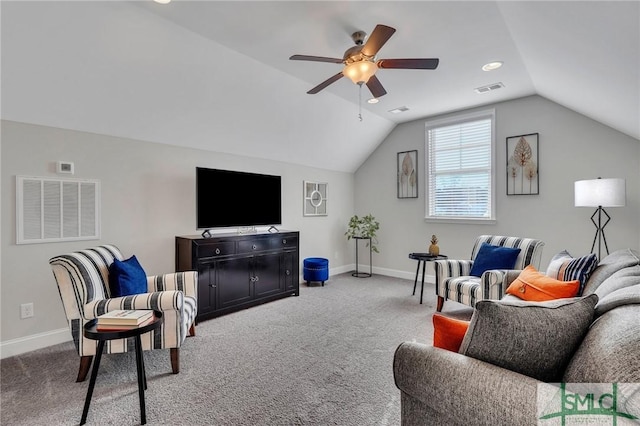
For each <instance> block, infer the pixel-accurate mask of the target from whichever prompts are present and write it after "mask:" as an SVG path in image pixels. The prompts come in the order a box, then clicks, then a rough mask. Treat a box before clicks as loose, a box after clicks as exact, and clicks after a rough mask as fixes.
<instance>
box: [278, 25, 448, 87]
mask: <svg viewBox="0 0 640 426" xmlns="http://www.w3.org/2000/svg"><path fill="white" fill-rule="evenodd" d="M395 32H396V30H395V28H391V27H388V26H386V25H381V24H378V25H376V27H375V28H374V30H373V32H372V33H371V35H370V36H369V38H367V42H366V43H364V39H365V37H366V35H367V34H366V33H365V32H364V31H356V32H355V33H353V34H352V35H351V38H352V39H353V41H354V43H355V44H356V45H355V46H352V47H350V48H349V49H347V50H346V52H344V56H343V57H342V59H338V58H327V57H323V56H308V55H293V56H291V57H290V58H289V59H291V60H293V61H314V62H330V63H334V64H344V68H343V69H342V71H340V72H339V73H338V74H336V75H334V76H333V77H330V78H328V79H327V80H325V81H323V82H322V83H320V84H318V85H317V86H316V87H314V88H313V89H311V90H309V91H308V92H307V93H308V94H310V95H315V94H316V93H318V92H319V91H321V90H322V89H324V88H325V87H327V86H329V85H330V84H332V83H335V82H336V81H338V80H340V79H341V78H342V77H344V76H346V77H349V78H350V79H351V81H353V82H354V83H355V84H358V85H360V86H362V84H363V83H364V84H366V85H367V87H368V88H369V90H370V91H371V94H372V95H373V97H374V98H379V97H381V96H384V95H386V94H387V91H386V90H385V89H384V87H383V86H382V84H381V83H380V80H378V78H377V77H376V76H375V73H376V71H377V70H378V69H379V68H396V69H421V70H433V69H436V68H437V67H438V63H439V62H440V60H439V59H438V58H416V59H378V60H376V54H377V53H378V50H380V48H381V47H382V46H384V44H385V43H386V42H387V41H388V40H389V39H390V38H391V36H392V35H393V33H395Z"/></svg>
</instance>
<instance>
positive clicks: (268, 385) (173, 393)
mask: <svg viewBox="0 0 640 426" xmlns="http://www.w3.org/2000/svg"><path fill="white" fill-rule="evenodd" d="M300 287H301V288H300V296H299V297H290V298H287V299H283V300H279V301H275V302H271V303H268V304H265V305H261V306H257V307H253V308H250V309H246V310H243V311H240V312H237V313H233V314H230V315H226V316H223V317H220V318H215V319H211V320H207V321H203V322H201V323H200V324H199V325H198V327H197V330H196V333H197V335H196V337H190V338H187V340H186V342H185V343H184V345H183V346H182V348H181V349H180V357H181V360H180V368H181V370H180V373H179V374H177V375H173V374H171V373H170V372H171V367H170V362H169V351H168V350H156V351H151V352H145V363H146V367H147V378H148V390H147V392H146V407H147V423H148V424H150V425H166V424H173V425H182V424H191V425H358V426H361V425H398V424H399V423H400V392H399V391H398V389H397V388H396V387H395V384H394V381H393V371H392V361H393V354H394V351H395V349H396V347H397V346H398V345H399V344H400V343H401V342H403V341H406V340H408V341H412V340H415V341H418V342H424V343H431V341H432V333H433V331H432V330H433V329H432V325H431V315H432V314H433V312H434V309H435V308H434V306H435V295H434V288H433V286H432V285H427V284H425V300H424V303H423V304H422V305H420V304H419V295H416V296H412V295H411V292H412V289H413V281H409V280H400V279H394V278H389V277H383V276H378V275H374V276H373V277H371V278H353V277H351V276H350V274H341V275H337V276H335V277H330V281H329V282H327V283H326V285H325V286H324V287H321V286H319V285H318V286H311V287H307V286H306V285H305V284H301V286H300ZM419 291H420V289H419V288H418V291H417V293H419ZM449 303H451V304H452V305H454V306H452V308H454V309H455V305H456V304H453V302H449ZM446 310H447V307H445V311H446ZM78 364H79V357H78V355H77V353H76V352H75V349H74V347H73V344H72V343H71V342H69V343H64V344H60V345H56V346H52V347H49V348H45V349H41V350H38V351H34V352H31V353H28V354H24V355H20V356H17V357H13V358H8V359H5V360H2V364H1V367H2V376H1V380H2V387H1V390H2V395H1V403H2V405H1V414H0V423H2V424H3V425H5V424H6V425H51V424H56V425H58V424H59V425H74V424H79V422H80V417H81V414H82V406H83V403H84V398H85V394H86V391H87V387H88V382H89V380H88V379H87V380H86V381H85V382H83V383H75V377H76V375H77V368H78ZM135 372H136V369H135V359H134V356H133V354H132V353H130V354H117V355H106V356H104V357H103V359H102V362H101V365H100V371H99V374H98V379H97V382H96V388H95V391H94V395H93V399H92V402H91V408H90V410H89V415H88V419H87V424H94V425H98V424H99V425H127V424H132V425H133V424H139V423H140V411H139V405H138V394H137V382H136V373H135Z"/></svg>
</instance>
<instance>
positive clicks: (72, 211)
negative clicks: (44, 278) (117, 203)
mask: <svg viewBox="0 0 640 426" xmlns="http://www.w3.org/2000/svg"><path fill="white" fill-rule="evenodd" d="M97 239H100V182H99V181H97V180H84V179H58V178H42V177H30V176H16V243H17V244H31V243H48V242H56V241H76V240H97Z"/></svg>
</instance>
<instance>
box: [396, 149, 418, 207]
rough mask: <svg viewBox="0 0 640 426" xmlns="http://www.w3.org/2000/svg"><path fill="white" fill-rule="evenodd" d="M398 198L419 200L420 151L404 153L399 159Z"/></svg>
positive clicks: (399, 154)
mask: <svg viewBox="0 0 640 426" xmlns="http://www.w3.org/2000/svg"><path fill="white" fill-rule="evenodd" d="M396 162H397V173H398V175H397V176H398V183H397V187H398V198H418V151H417V150H414V151H403V152H399V153H398V157H397V160H396Z"/></svg>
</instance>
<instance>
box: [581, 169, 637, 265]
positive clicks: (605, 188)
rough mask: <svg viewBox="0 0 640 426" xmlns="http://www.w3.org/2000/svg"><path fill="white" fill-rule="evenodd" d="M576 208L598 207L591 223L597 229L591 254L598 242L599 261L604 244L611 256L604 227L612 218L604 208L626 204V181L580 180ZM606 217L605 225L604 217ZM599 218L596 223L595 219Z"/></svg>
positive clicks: (615, 179) (616, 179)
mask: <svg viewBox="0 0 640 426" xmlns="http://www.w3.org/2000/svg"><path fill="white" fill-rule="evenodd" d="M574 191H575V206H576V207H597V209H596V211H595V212H594V213H593V214H592V215H591V222H592V223H593V224H594V225H595V227H596V235H595V236H594V237H593V244H592V245H591V253H593V249H594V248H595V246H596V240H597V241H598V259H599V260H600V259H602V256H601V254H602V243H604V248H605V250H606V253H607V254H609V247H608V246H607V238H606V237H605V235H604V227H605V226H607V224H608V223H609V221H610V220H611V217H610V216H609V215H608V214H607V212H606V211H605V210H604V208H603V207H622V206H624V205H625V204H626V189H625V180H624V179H618V178H614V179H602V178H598V179H590V180H579V181H576V182H575V186H574ZM603 215H604V216H605V217H606V219H604V223H603V217H602V216H603ZM596 216H598V221H597V222H596V219H595V217H596Z"/></svg>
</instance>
